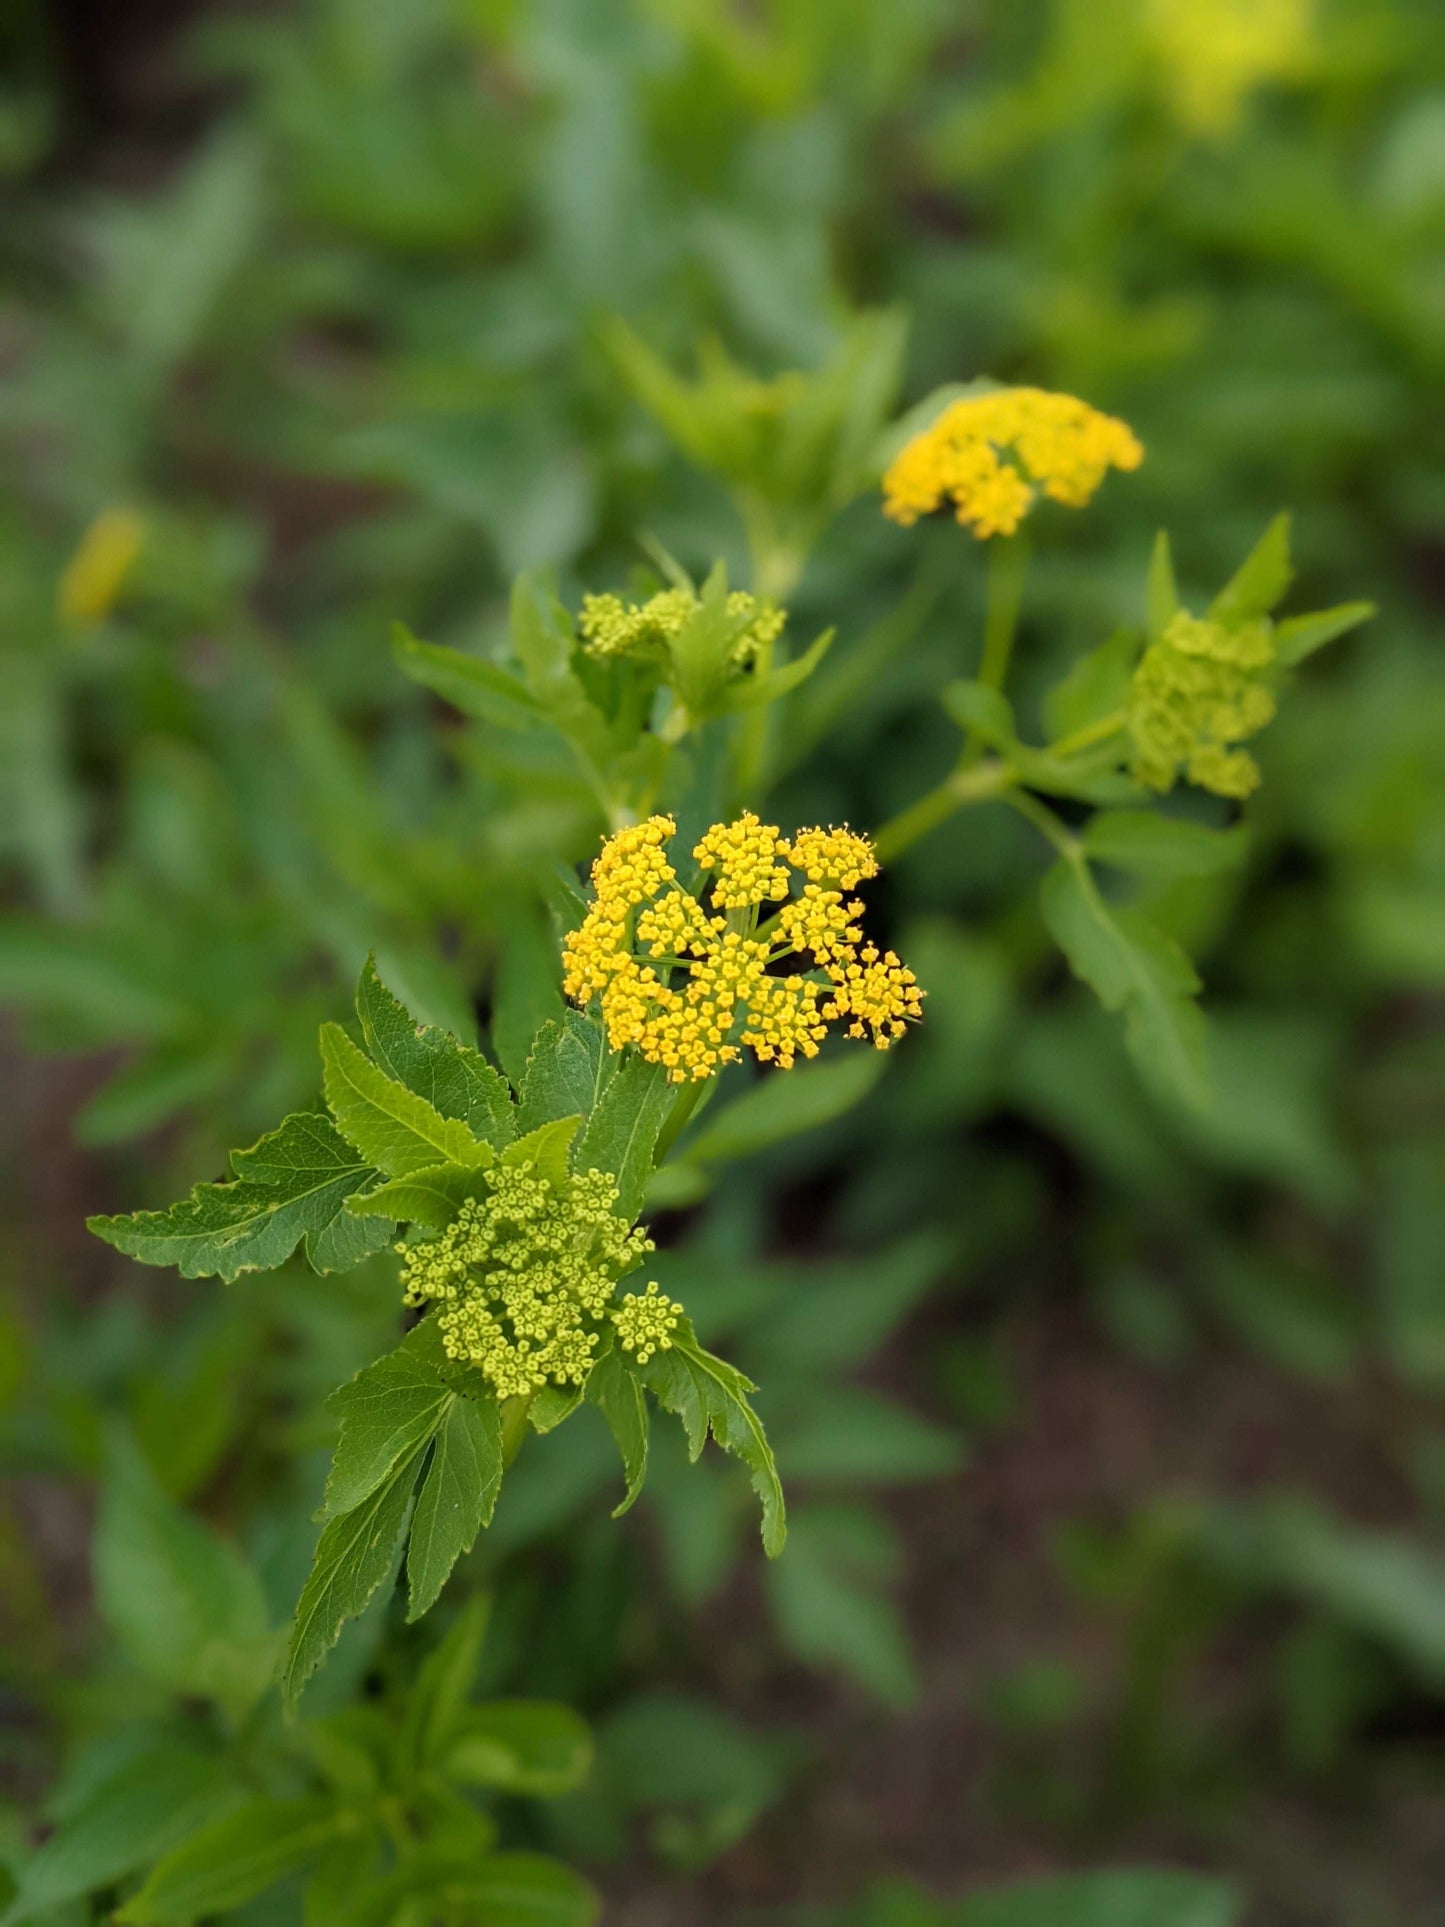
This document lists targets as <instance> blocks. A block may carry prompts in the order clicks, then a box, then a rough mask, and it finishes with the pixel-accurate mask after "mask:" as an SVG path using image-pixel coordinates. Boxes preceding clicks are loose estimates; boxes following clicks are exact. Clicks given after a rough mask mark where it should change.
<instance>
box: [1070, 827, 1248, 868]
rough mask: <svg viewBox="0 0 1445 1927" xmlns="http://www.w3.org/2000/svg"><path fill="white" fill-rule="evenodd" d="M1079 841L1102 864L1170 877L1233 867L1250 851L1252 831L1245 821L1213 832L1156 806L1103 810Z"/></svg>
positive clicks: (1082, 833) (1085, 828) (1086, 828)
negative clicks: (1160, 813) (1151, 807)
mask: <svg viewBox="0 0 1445 1927" xmlns="http://www.w3.org/2000/svg"><path fill="white" fill-rule="evenodd" d="M1079 840H1080V842H1081V843H1082V844H1083V846H1084V849H1085V851H1086V852H1087V854H1088V855H1089V856H1091V857H1093V858H1094V859H1095V860H1096V861H1098V862H1100V863H1112V864H1113V865H1114V866H1115V867H1116V868H1117V869H1120V870H1130V871H1132V872H1133V874H1134V875H1135V876H1141V877H1150V878H1156V877H1157V878H1160V879H1162V880H1165V881H1167V880H1168V879H1170V878H1171V877H1207V876H1213V875H1215V874H1216V873H1217V872H1218V871H1220V870H1230V869H1233V868H1234V866H1235V865H1236V864H1237V863H1242V862H1243V861H1244V858H1245V857H1246V855H1247V854H1248V852H1249V831H1248V830H1247V829H1246V828H1245V826H1244V825H1243V824H1242V823H1241V824H1236V825H1235V827H1234V828H1233V829H1229V830H1211V829H1208V828H1206V826H1205V825H1204V824H1202V823H1190V822H1186V821H1185V820H1184V819H1183V818H1182V817H1177V816H1160V815H1159V814H1158V813H1157V812H1156V811H1153V810H1101V811H1100V812H1099V814H1098V815H1097V816H1092V817H1090V819H1089V821H1088V822H1087V823H1086V824H1085V825H1084V828H1083V831H1082V832H1081V834H1080V838H1079Z"/></svg>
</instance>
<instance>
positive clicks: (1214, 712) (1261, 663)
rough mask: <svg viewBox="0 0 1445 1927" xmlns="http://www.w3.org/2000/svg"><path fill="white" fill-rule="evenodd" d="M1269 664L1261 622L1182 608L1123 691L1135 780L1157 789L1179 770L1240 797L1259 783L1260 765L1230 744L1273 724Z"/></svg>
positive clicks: (1268, 632)
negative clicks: (1196, 613) (1205, 615)
mask: <svg viewBox="0 0 1445 1927" xmlns="http://www.w3.org/2000/svg"><path fill="white" fill-rule="evenodd" d="M1273 661H1274V632H1273V628H1272V626H1271V624H1270V623H1269V622H1268V620H1266V619H1265V618H1263V617H1260V618H1256V619H1254V620H1252V621H1248V622H1238V623H1232V624H1230V623H1222V622H1214V621H1210V620H1209V619H1208V618H1201V617H1198V616H1192V615H1190V614H1189V613H1188V612H1187V611H1186V610H1182V609H1181V610H1180V611H1179V613H1178V614H1177V615H1176V616H1175V617H1174V618H1173V620H1172V621H1171V622H1170V623H1169V625H1168V627H1167V628H1166V629H1165V631H1164V633H1163V635H1162V636H1161V637H1160V638H1159V640H1158V641H1157V642H1154V643H1151V644H1150V646H1149V647H1148V648H1147V649H1146V650H1145V651H1144V655H1143V657H1142V658H1141V660H1140V663H1139V666H1138V668H1137V669H1136V670H1135V671H1134V677H1133V681H1132V683H1131V685H1130V691H1129V704H1128V712H1129V736H1130V742H1131V762H1132V765H1133V770H1134V774H1135V776H1136V777H1137V778H1138V780H1139V781H1140V782H1141V783H1143V784H1145V785H1146V787H1147V788H1149V789H1153V790H1159V791H1160V792H1164V791H1167V790H1171V789H1172V788H1173V787H1174V784H1175V781H1176V780H1177V778H1178V777H1179V775H1180V774H1181V773H1182V774H1184V775H1186V776H1187V777H1188V779H1189V781H1190V782H1191V783H1197V784H1198V785H1199V787H1200V788H1201V789H1207V790H1213V791H1214V792H1215V794H1216V795H1217V796H1230V797H1237V798H1238V797H1245V796H1248V795H1249V794H1250V792H1251V791H1252V790H1254V789H1255V788H1256V787H1257V786H1258V784H1259V765H1258V764H1257V763H1256V762H1255V760H1254V758H1253V757H1252V756H1251V755H1250V754H1249V752H1248V751H1247V750H1242V749H1238V748H1235V747H1233V745H1235V744H1238V743H1241V742H1243V741H1244V740H1245V739H1246V738H1247V737H1250V736H1254V735H1256V734H1257V733H1258V732H1259V731H1260V730H1261V729H1263V728H1264V726H1265V724H1266V723H1268V722H1270V721H1271V720H1272V719H1273V716H1274V712H1275V700H1274V694H1273V691H1272V690H1271V689H1270V688H1269V686H1268V684H1267V682H1266V681H1265V676H1266V675H1267V673H1268V671H1269V669H1270V667H1271V665H1272V664H1273Z"/></svg>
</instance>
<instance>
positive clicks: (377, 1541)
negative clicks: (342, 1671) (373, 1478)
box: [282, 1448, 424, 1704]
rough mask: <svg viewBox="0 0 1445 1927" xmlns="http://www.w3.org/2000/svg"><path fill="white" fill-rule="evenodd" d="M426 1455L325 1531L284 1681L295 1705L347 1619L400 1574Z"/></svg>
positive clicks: (395, 1470) (401, 1465)
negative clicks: (419, 1472)
mask: <svg viewBox="0 0 1445 1927" xmlns="http://www.w3.org/2000/svg"><path fill="white" fill-rule="evenodd" d="M423 1449H424V1448H423ZM421 1457H422V1451H421V1450H418V1451H416V1452H414V1453H412V1454H411V1455H410V1457H408V1458H404V1459H399V1460H398V1461H397V1463H396V1464H395V1465H394V1466H393V1467H392V1469H391V1471H390V1472H389V1473H388V1474H387V1475H386V1477H385V1478H384V1479H383V1480H382V1482H381V1484H380V1485H378V1486H377V1488H376V1489H375V1491H374V1492H372V1493H371V1495H370V1496H369V1497H368V1498H366V1499H363V1501H362V1502H361V1504H360V1505H358V1506H355V1507H354V1508H353V1509H352V1510H351V1511H350V1512H345V1513H343V1514H342V1515H341V1517H340V1518H337V1519H333V1520H331V1522H330V1523H329V1524H328V1525H327V1526H326V1528H325V1530H324V1531H323V1532H322V1534H321V1537H320V1539H319V1541H318V1542H317V1546H316V1556H315V1559H314V1560H313V1562H312V1566H311V1573H310V1576H309V1577H308V1579H307V1581H306V1584H305V1585H304V1586H303V1587H302V1589H301V1598H300V1600H299V1601H298V1603H297V1607H296V1619H295V1622H294V1624H293V1626H292V1629H291V1642H290V1646H289V1647H288V1649H287V1654H286V1667H285V1672H284V1674H283V1677H282V1690H283V1692H284V1694H285V1697H286V1698H287V1700H289V1701H291V1702H292V1703H293V1704H294V1702H295V1701H296V1699H297V1698H298V1696H299V1695H300V1692H301V1689H302V1687H303V1686H304V1685H305V1684H306V1681H307V1680H308V1679H309V1678H310V1676H311V1675H312V1673H314V1672H315V1670H316V1668H317V1667H318V1666H319V1665H320V1664H321V1662H322V1660H323V1659H324V1658H325V1657H326V1655H327V1653H329V1652H330V1650H331V1648H332V1647H333V1646H334V1645H335V1644H336V1641H337V1639H338V1638H339V1636H340V1633H341V1628H342V1627H343V1626H344V1625H345V1623H346V1621H347V1620H348V1619H355V1618H356V1616H357V1615H358V1614H359V1613H361V1612H362V1611H364V1609H365V1607H366V1605H367V1603H368V1601H369V1600H370V1599H371V1596H372V1594H373V1593H374V1592H375V1591H376V1589H377V1587H378V1586H381V1585H383V1584H385V1583H386V1581H387V1580H389V1579H391V1578H392V1577H393V1576H394V1575H395V1572H396V1563H397V1554H398V1550H399V1546H400V1541H401V1536H402V1531H403V1528H404V1526H405V1524H406V1518H407V1511H408V1508H409V1507H410V1504H411V1495H412V1488H413V1486H414V1485H415V1484H416V1474H417V1470H418V1468H419V1466H420V1464H421Z"/></svg>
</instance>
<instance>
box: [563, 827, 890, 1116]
mask: <svg viewBox="0 0 1445 1927" xmlns="http://www.w3.org/2000/svg"><path fill="white" fill-rule="evenodd" d="M676 833H677V826H676V824H675V822H674V821H673V819H672V818H671V817H669V816H654V817H650V818H649V819H648V820H647V822H645V823H638V824H635V825H633V826H631V827H630V828H628V829H624V830H619V831H618V832H617V834H616V835H615V836H612V837H609V838H608V839H607V841H606V842H605V843H604V845H603V848H602V852H601V854H600V855H599V856H598V858H597V860H596V862H595V863H594V864H593V866H592V887H593V902H592V904H591V907H590V908H589V909H588V912H587V915H586V916H585V918H584V919H583V921H582V924H581V926H580V927H579V928H578V929H577V930H574V931H573V932H572V934H571V935H570V936H569V937H568V939H567V942H566V947H565V949H564V951H563V966H564V970H565V976H564V979H563V988H564V989H565V991H566V993H567V995H568V996H569V997H570V998H571V999H572V1000H573V1002H574V1003H577V1004H580V1005H584V1006H585V1005H587V1004H589V1003H591V1002H593V1001H594V999H595V1000H596V1002H597V1003H598V1005H599V1007H600V1010H601V1013H602V1020H603V1022H604V1024H605V1025H606V1027H607V1036H608V1041H609V1042H610V1043H611V1045H612V1048H613V1049H614V1050H623V1049H625V1048H626V1047H627V1046H628V1045H632V1046H634V1047H635V1048H636V1049H637V1050H638V1051H640V1052H641V1054H642V1055H643V1057H645V1058H646V1059H647V1060H648V1061H649V1062H650V1063H654V1064H661V1065H663V1066H664V1067H665V1068H666V1070H667V1072H668V1075H669V1077H670V1078H671V1079H672V1080H673V1081H674V1082H675V1083H684V1082H686V1081H687V1080H688V1079H694V1080H696V1079H702V1078H707V1077H711V1076H712V1075H713V1074H714V1072H716V1071H718V1070H720V1069H721V1068H722V1067H723V1065H724V1064H731V1063H735V1062H736V1061H737V1060H738V1059H739V1058H740V1056H741V1055H742V1052H743V1050H744V1049H746V1050H751V1051H752V1052H753V1054H754V1055H755V1056H756V1057H757V1058H758V1059H759V1061H760V1062H762V1063H765V1064H777V1065H778V1066H780V1067H781V1068H782V1069H784V1070H786V1069H790V1068H791V1067H792V1065H793V1064H795V1063H796V1061H797V1059H798V1058H799V1057H815V1056H816V1055H817V1053H818V1045H819V1044H820V1043H821V1041H822V1040H823V1038H824V1037H825V1036H826V1035H827V1031H828V1025H829V1024H830V1023H839V1024H842V1025H843V1026H844V1027H845V1028H846V1029H847V1031H848V1034H849V1035H850V1036H853V1037H864V1036H871V1037H872V1040H873V1042H874V1043H875V1044H877V1045H878V1047H879V1048H880V1049H884V1048H886V1047H887V1045H889V1044H890V1043H892V1042H893V1040H894V1039H895V1038H897V1037H901V1036H902V1034H903V1031H904V1028H905V1026H906V1025H907V1024H908V1023H909V1022H910V1021H911V1020H913V1019H915V1018H917V1017H919V1016H921V1015H922V997H923V993H922V991H921V990H920V989H919V988H918V983H917V980H916V979H915V977H914V975H913V972H912V971H911V970H908V969H907V968H906V967H905V966H904V965H903V964H902V963H901V962H900V961H899V959H898V958H897V957H896V956H895V955H894V953H893V952H892V951H891V950H889V951H884V952H880V951H879V950H878V949H877V948H876V946H874V945H872V944H870V943H867V942H866V940H865V938H864V935H863V929H862V926H861V924H860V923H859V922H858V919H859V918H860V917H861V916H862V914H863V906H862V904H861V903H859V902H858V901H857V900H856V899H845V897H844V895H843V892H844V890H851V889H852V888H853V887H854V885H855V884H857V883H858V882H859V881H860V880H862V879H864V878H867V877H871V876H874V875H875V874H876V873H877V869H878V865H877V862H876V860H875V858H874V855H873V846H872V844H871V843H870V842H869V841H868V839H867V837H865V836H859V835H857V834H856V833H855V832H854V831H852V830H836V829H829V830H824V829H808V830H800V831H799V832H798V834H797V835H796V836H795V837H793V838H792V839H791V841H790V840H789V839H787V838H785V837H784V836H783V835H782V833H781V832H780V831H779V830H778V829H777V828H776V827H775V826H774V825H772V824H769V823H763V822H760V821H759V819H758V818H757V817H756V816H754V815H753V813H752V812H751V811H750V810H748V811H744V813H743V814H742V815H741V816H740V817H738V818H737V819H736V821H734V822H732V823H715V824H714V825H713V826H712V828H711V829H709V830H708V831H707V832H706V834H705V835H704V836H703V837H702V839H701V840H700V841H699V842H698V844H697V845H696V846H695V848H694V850H693V861H694V862H695V863H696V864H697V865H698V866H700V868H701V870H702V872H703V878H702V883H701V885H700V888H699V892H698V893H697V894H694V893H693V892H692V891H690V890H685V889H684V888H683V887H682V886H681V884H680V883H679V882H678V878H677V872H676V870H675V869H674V867H673V865H672V863H671V861H670V860H669V858H668V856H667V849H666V846H667V844H668V842H669V841H670V839H671V838H672V837H673V836H675V835H676ZM795 878H796V879H797V880H799V881H801V891H800V894H799V895H797V896H794V895H793V894H792V885H793V882H794V881H795ZM775 906H776V907H775ZM765 913H767V914H766V920H763V919H764V914H765ZM784 959H788V960H790V963H789V968H788V971H787V974H779V973H778V972H777V971H776V970H774V969H773V966H774V965H776V964H779V963H781V962H783V960H784ZM799 964H801V965H802V968H801V969H799V968H798V965H799Z"/></svg>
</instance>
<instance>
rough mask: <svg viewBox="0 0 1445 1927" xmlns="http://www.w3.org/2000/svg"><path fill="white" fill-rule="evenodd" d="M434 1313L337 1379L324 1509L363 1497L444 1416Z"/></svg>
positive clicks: (448, 1396)
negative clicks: (336, 1431) (348, 1376)
mask: <svg viewBox="0 0 1445 1927" xmlns="http://www.w3.org/2000/svg"><path fill="white" fill-rule="evenodd" d="M443 1356H444V1354H443V1353H442V1351H441V1346H440V1343H439V1341H438V1339H437V1335H436V1326H435V1321H434V1320H432V1319H424V1320H423V1321H422V1323H421V1324H420V1325H418V1326H417V1327H416V1329H415V1330H414V1331H412V1332H410V1333H408V1335H407V1337H406V1338H405V1339H404V1340H403V1341H402V1343H401V1344H400V1345H399V1346H398V1347H397V1349H396V1350H395V1351H394V1352H388V1353H387V1354H386V1356H385V1357H384V1358H378V1359H377V1360H376V1362H375V1363H374V1364H371V1365H368V1366H367V1367H366V1368H365V1369H364V1370H363V1371H360V1372H358V1373H357V1374H356V1376H355V1378H353V1379H352V1380H351V1381H350V1382H349V1383H348V1384H346V1385H342V1386H339V1387H338V1388H337V1390H336V1391H334V1392H333V1393H332V1394H331V1396H330V1398H328V1399H327V1401H326V1403H327V1406H328V1407H329V1409H330V1410H331V1411H332V1412H333V1413H334V1414H335V1416H336V1419H337V1421H338V1424H339V1426H340V1435H339V1437H338V1438H337V1442H336V1451H335V1454H334V1456H333V1458H332V1461H331V1471H330V1473H329V1475H328V1477H327V1480H326V1498H325V1503H324V1507H323V1512H322V1516H323V1517H324V1518H328V1519H335V1518H339V1517H340V1516H341V1514H342V1513H344V1512H350V1511H351V1510H352V1509H353V1508H354V1507H355V1506H358V1505H360V1504H361V1502H362V1500H363V1499H367V1498H369V1497H370V1496H371V1494H372V1493H373V1492H374V1491H375V1490H376V1488H377V1487H378V1486H379V1485H380V1484H381V1483H382V1481H383V1480H384V1479H385V1478H386V1477H387V1476H388V1475H389V1474H390V1473H391V1471H392V1469H393V1468H394V1467H395V1466H396V1464H397V1463H398V1461H399V1460H401V1459H410V1458H414V1457H415V1456H416V1454H417V1453H418V1452H419V1451H420V1450H421V1449H422V1447H423V1446H425V1445H426V1444H427V1443H428V1442H429V1440H431V1439H432V1438H433V1437H434V1436H435V1434H436V1431H437V1428H438V1427H439V1426H440V1425H441V1424H442V1422H443V1420H444V1419H445V1418H446V1415H447V1412H448V1410H449V1409H450V1407H451V1405H452V1403H453V1402H454V1400H455V1398H456V1393H455V1392H453V1391H452V1390H451V1389H450V1387H449V1386H448V1385H447V1384H446V1383H445V1382H444V1381H443V1379H442V1378H441V1376H440V1374H439V1372H438V1370H437V1366H438V1362H439V1359H440V1358H441V1357H443Z"/></svg>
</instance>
